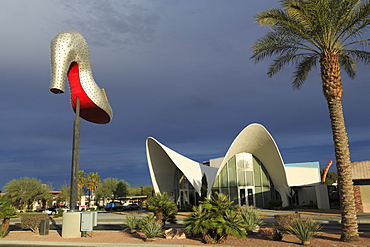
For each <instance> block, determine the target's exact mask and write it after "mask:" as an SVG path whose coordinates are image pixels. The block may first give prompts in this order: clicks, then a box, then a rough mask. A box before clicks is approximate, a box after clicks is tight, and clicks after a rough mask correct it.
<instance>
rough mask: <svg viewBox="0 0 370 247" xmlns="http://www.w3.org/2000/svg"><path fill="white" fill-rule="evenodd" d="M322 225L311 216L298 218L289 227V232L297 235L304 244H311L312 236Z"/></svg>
mask: <svg viewBox="0 0 370 247" xmlns="http://www.w3.org/2000/svg"><path fill="white" fill-rule="evenodd" d="M321 227H322V226H321V225H320V224H319V223H318V222H317V221H314V220H312V219H311V218H304V219H296V220H294V221H293V222H292V223H291V224H290V225H289V226H288V227H287V228H286V230H287V232H289V233H290V234H293V235H295V236H296V237H297V238H299V240H301V241H302V244H303V245H308V244H310V239H311V237H312V236H313V235H314V234H315V233H316V232H317V231H319V230H320V229H321Z"/></svg>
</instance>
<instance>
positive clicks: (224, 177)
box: [220, 164, 228, 188]
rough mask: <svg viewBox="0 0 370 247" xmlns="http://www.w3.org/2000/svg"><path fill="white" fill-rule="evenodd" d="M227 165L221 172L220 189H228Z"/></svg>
mask: <svg viewBox="0 0 370 247" xmlns="http://www.w3.org/2000/svg"><path fill="white" fill-rule="evenodd" d="M227 182H228V181H227V164H226V165H225V166H224V167H223V168H222V171H221V172H220V187H226V188H227Z"/></svg>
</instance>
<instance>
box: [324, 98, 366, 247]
mask: <svg viewBox="0 0 370 247" xmlns="http://www.w3.org/2000/svg"><path fill="white" fill-rule="evenodd" d="M328 106H329V112H330V119H331V128H332V132H333V139H334V149H335V158H336V166H337V171H338V189H339V201H340V209H341V214H342V235H341V240H342V241H346V242H352V241H358V240H359V235H358V224H357V216H356V208H355V201H354V192H353V181H352V167H351V161H350V152H349V147H348V137H347V131H346V127H345V124H344V117H343V110H342V102H341V100H338V99H333V100H331V101H328Z"/></svg>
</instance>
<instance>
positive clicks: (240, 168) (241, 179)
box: [236, 155, 247, 186]
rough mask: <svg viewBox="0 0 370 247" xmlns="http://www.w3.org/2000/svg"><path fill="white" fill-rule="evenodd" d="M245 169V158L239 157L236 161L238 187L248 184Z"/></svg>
mask: <svg viewBox="0 0 370 247" xmlns="http://www.w3.org/2000/svg"><path fill="white" fill-rule="evenodd" d="M244 171H245V167H244V159H243V156H239V155H238V156H237V159H236V172H237V174H238V185H239V186H245V185H246V184H247V183H246V181H245V174H244Z"/></svg>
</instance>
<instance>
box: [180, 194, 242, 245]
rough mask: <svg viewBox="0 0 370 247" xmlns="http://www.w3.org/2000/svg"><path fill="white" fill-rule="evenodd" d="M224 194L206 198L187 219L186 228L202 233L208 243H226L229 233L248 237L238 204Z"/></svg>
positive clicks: (194, 208) (192, 231)
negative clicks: (234, 203)
mask: <svg viewBox="0 0 370 247" xmlns="http://www.w3.org/2000/svg"><path fill="white" fill-rule="evenodd" d="M232 203H233V202H231V201H229V200H228V199H227V196H226V195H224V194H218V193H216V196H215V197H211V199H206V201H204V202H202V203H201V204H200V205H199V206H198V207H193V210H194V212H193V213H192V214H191V215H190V216H189V217H188V218H187V219H185V230H186V231H188V232H191V233H195V234H201V235H202V239H203V241H204V242H205V243H207V244H212V243H224V242H225V241H226V240H227V237H228V235H232V236H235V237H237V238H246V233H245V231H244V229H243V226H244V224H243V221H242V219H241V217H240V215H239V214H238V212H237V206H236V205H233V204H232Z"/></svg>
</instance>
